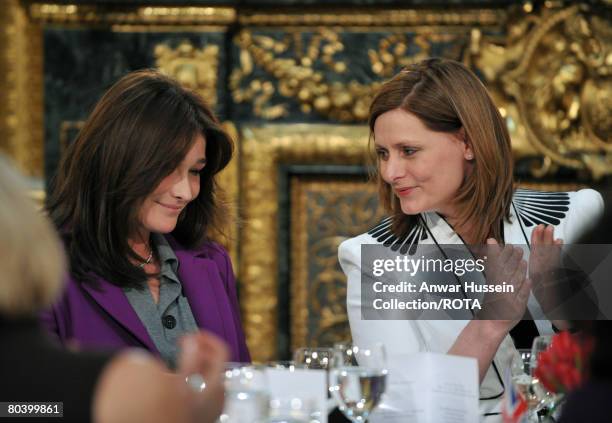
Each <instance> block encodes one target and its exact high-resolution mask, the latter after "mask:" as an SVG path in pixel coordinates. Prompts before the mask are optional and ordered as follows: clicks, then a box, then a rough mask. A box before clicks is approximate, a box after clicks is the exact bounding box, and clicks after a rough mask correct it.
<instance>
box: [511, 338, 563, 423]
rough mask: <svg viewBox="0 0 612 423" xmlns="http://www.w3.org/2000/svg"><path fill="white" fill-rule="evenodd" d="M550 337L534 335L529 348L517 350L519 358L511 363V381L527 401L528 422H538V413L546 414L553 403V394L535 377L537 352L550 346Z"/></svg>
mask: <svg viewBox="0 0 612 423" xmlns="http://www.w3.org/2000/svg"><path fill="white" fill-rule="evenodd" d="M551 339H552V337H551V336H548V335H544V336H538V337H536V338H535V339H534V341H533V346H532V348H531V350H519V355H520V357H521V359H520V361H519V360H516V361H515V362H514V363H513V369H512V370H513V372H512V373H513V377H512V382H513V383H514V386H515V387H516V389H517V391H519V393H520V394H521V396H522V397H523V398H524V399H525V401H526V402H527V410H528V411H527V421H528V422H539V421H540V418H539V415H540V414H541V413H544V414H546V413H545V410H546V409H547V408H550V406H551V405H553V404H554V396H553V395H552V394H551V393H550V392H548V391H547V389H546V388H545V387H544V385H542V383H541V382H540V380H539V379H538V378H537V377H535V369H536V367H537V365H538V354H539V353H541V352H543V351H545V350H546V349H547V348H548V347H549V346H550V342H551Z"/></svg>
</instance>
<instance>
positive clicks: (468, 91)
mask: <svg viewBox="0 0 612 423" xmlns="http://www.w3.org/2000/svg"><path fill="white" fill-rule="evenodd" d="M398 108H399V109H402V110H405V111H407V112H409V113H411V114H413V115H415V116H416V117H417V118H418V119H419V120H420V121H421V122H423V124H424V125H425V126H426V127H427V128H428V129H430V130H432V131H436V132H446V133H460V134H462V135H463V136H464V137H465V142H466V143H467V144H468V145H469V146H470V147H471V148H472V151H473V152H474V162H473V163H474V167H473V172H471V174H470V175H468V176H467V177H466V178H465V180H464V182H463V185H462V186H461V187H460V188H459V191H458V193H457V197H456V202H457V205H458V207H459V224H460V225H463V224H465V223H467V222H473V223H477V224H476V225H474V227H475V229H474V231H475V234H474V235H475V239H476V242H485V241H486V239H487V238H488V237H490V236H492V237H494V238H495V239H497V240H498V241H502V238H503V237H502V235H503V233H502V223H503V219H504V218H506V219H509V214H510V205H511V201H512V194H513V192H514V181H513V173H512V172H513V167H514V166H513V159H512V150H511V147H510V135H509V134H508V129H507V127H506V124H505V122H504V120H503V118H502V117H501V115H500V114H499V111H498V110H497V107H495V104H494V103H493V101H492V100H491V97H490V96H489V93H488V92H487V90H486V88H485V86H484V85H483V84H482V82H480V80H479V79H478V77H476V75H474V73H472V72H471V71H470V70H469V69H467V68H466V67H465V66H463V65H462V64H461V63H459V62H455V61H453V60H445V59H437V58H432V59H427V60H423V61H421V62H419V63H415V64H413V65H410V66H408V67H407V68H405V69H403V70H402V71H401V72H400V73H399V74H397V75H395V76H394V77H393V78H392V79H391V80H389V81H387V82H385V83H384V84H383V85H382V87H381V88H380V90H379V92H378V93H377V94H376V96H375V97H374V100H373V101H372V105H371V106H370V118H369V126H370V139H371V140H372V139H373V134H374V124H375V122H376V119H377V118H378V117H379V116H380V115H382V114H383V113H386V112H388V111H390V110H394V109H398ZM377 168H378V166H377ZM376 179H377V181H378V188H379V196H380V199H381V202H382V204H383V206H384V207H385V208H386V209H387V211H388V212H390V213H391V214H392V215H393V216H394V219H393V226H392V228H393V231H394V232H395V233H396V234H398V235H401V234H405V233H406V232H407V231H409V230H410V229H411V228H412V226H413V225H414V224H415V223H416V218H417V216H406V215H404V214H403V213H402V210H401V206H400V203H399V200H398V198H397V197H396V196H395V195H394V194H393V192H392V190H391V187H390V186H389V184H387V183H386V182H385V181H384V180H383V179H382V177H381V175H380V172H377V175H376Z"/></svg>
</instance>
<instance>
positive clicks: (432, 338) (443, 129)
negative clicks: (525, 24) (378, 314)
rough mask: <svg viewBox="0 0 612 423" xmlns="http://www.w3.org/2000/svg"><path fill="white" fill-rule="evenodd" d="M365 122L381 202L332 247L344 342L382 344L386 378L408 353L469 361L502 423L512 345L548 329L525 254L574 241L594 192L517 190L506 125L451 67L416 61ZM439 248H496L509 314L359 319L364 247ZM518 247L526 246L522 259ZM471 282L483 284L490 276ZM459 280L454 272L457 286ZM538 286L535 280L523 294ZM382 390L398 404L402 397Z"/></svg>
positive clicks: (594, 217)
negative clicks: (381, 215) (346, 326)
mask: <svg viewBox="0 0 612 423" xmlns="http://www.w3.org/2000/svg"><path fill="white" fill-rule="evenodd" d="M369 127H370V134H371V139H372V141H373V144H374V149H375V153H376V170H377V173H376V178H377V184H378V188H379V197H380V200H381V203H382V204H383V206H384V207H385V209H386V210H387V211H388V212H389V214H390V216H389V217H388V218H386V219H384V220H383V221H382V222H381V223H379V224H378V225H376V226H374V227H373V228H372V229H371V230H370V231H368V232H367V233H364V234H361V235H359V236H357V237H355V238H351V239H349V240H347V241H345V242H343V243H342V244H341V245H340V248H339V261H340V264H341V266H342V268H343V270H344V272H345V274H346V275H347V278H348V287H347V309H348V316H349V323H350V327H351V334H352V337H353V341H354V342H355V343H356V344H358V345H359V344H370V343H373V342H382V343H383V344H385V346H386V348H387V352H388V356H389V362H390V363H395V364H394V365H395V366H399V367H397V368H393V367H392V366H390V369H389V373H390V374H391V373H392V372H393V371H394V370H395V371H398V372H401V371H406V370H409V369H410V361H409V359H408V358H407V357H408V356H409V354H412V353H417V352H425V351H429V352H437V353H444V354H453V355H460V356H466V357H472V358H474V359H476V361H477V364H478V377H479V381H480V398H479V400H480V401H479V405H480V413H481V415H482V416H483V417H484V418H486V419H485V421H487V422H492V421H500V420H501V413H500V402H501V398H502V397H503V394H504V392H505V389H506V387H505V386H504V382H503V375H504V372H505V369H506V368H507V366H508V364H507V363H510V362H511V358H512V357H513V356H516V354H517V351H516V348H530V347H531V343H532V342H533V339H534V337H535V336H537V335H544V334H551V333H553V331H554V330H555V328H553V322H551V321H550V320H548V319H547V315H546V314H545V311H546V310H543V307H542V306H541V300H546V299H547V298H540V297H538V298H536V297H535V296H534V295H532V291H531V288H532V281H531V275H532V274H533V273H534V272H536V271H537V270H538V268H537V267H538V266H536V265H534V262H533V257H534V254H533V248H534V247H537V248H538V249H539V250H540V251H542V249H544V250H546V249H548V248H552V247H555V246H559V245H561V243H563V242H565V243H572V242H575V241H576V240H577V239H578V238H579V237H580V236H581V234H584V233H585V231H587V230H588V229H589V228H591V227H593V226H594V225H595V224H596V223H597V221H598V219H599V217H600V216H601V213H602V210H603V203H602V200H601V196H600V195H599V194H598V193H597V192H596V191H594V190H590V189H584V190H580V191H577V192H552V193H548V192H539V191H533V190H527V189H517V188H516V187H515V184H514V179H513V171H514V167H513V158H512V150H511V145H510V136H509V133H508V129H507V127H506V122H505V121H504V119H503V118H502V117H501V115H500V113H499V111H498V109H497V107H496V106H495V104H494V103H493V101H492V100H491V97H490V96H489V94H488V92H487V90H486V88H485V87H484V85H483V84H482V82H481V81H480V80H479V79H478V77H477V76H476V75H474V73H473V72H471V71H470V70H469V69H467V68H466V67H465V66H464V65H462V64H461V63H458V62H455V61H452V60H445V59H436V58H433V59H427V60H423V61H421V62H419V63H415V64H413V65H411V66H408V67H407V68H405V69H404V70H402V71H401V72H400V73H398V74H397V75H395V76H394V77H393V78H392V79H391V80H389V81H387V82H385V83H384V84H383V85H382V86H381V88H380V90H379V92H378V93H377V94H376V96H375V98H374V100H373V102H372V104H371V107H370V117H369ZM449 244H453V245H459V246H464V247H470V248H472V247H474V246H481V245H485V246H486V247H487V248H489V250H488V251H489V252H494V253H495V257H496V262H497V265H496V267H495V269H497V270H498V271H499V272H500V273H499V274H500V275H501V276H503V277H502V278H500V279H499V280H504V281H507V282H508V283H509V284H511V285H512V286H513V292H512V293H511V294H508V295H506V296H505V298H504V307H506V308H507V309H508V310H510V311H511V313H507V314H505V315H504V316H501V317H497V318H495V319H494V318H488V317H486V316H487V315H486V314H481V315H478V314H477V313H476V312H474V311H473V310H470V311H472V313H473V314H472V315H469V313H467V311H466V317H464V318H460V319H457V318H455V319H451V318H447V319H446V320H444V319H441V318H439V319H438V320H433V319H427V318H424V319H422V320H420V319H410V318H403V320H402V319H401V318H395V319H388V320H373V319H370V320H366V319H363V318H362V315H363V314H362V313H363V312H364V310H366V309H367V308H368V307H369V308H371V307H372V304H371V303H370V304H368V303H365V302H364V303H362V296H361V294H362V289H364V287H365V289H369V288H368V286H365V285H364V282H365V279H363V280H362V277H363V275H364V273H362V271H367V269H362V268H361V266H362V264H361V247H362V245H379V246H381V247H385V248H386V250H385V251H387V252H388V254H390V255H407V256H409V257H414V258H415V259H416V258H419V257H420V256H421V254H420V253H419V247H420V246H423V249H425V246H427V247H428V248H432V249H437V250H439V251H438V253H439V254H441V255H446V254H447V252H448V250H449V249H448V248H445V245H449ZM517 245H524V246H527V254H525V253H524V252H523V248H519V247H518V246H517ZM541 247H542V248H541ZM470 248H467V250H468V251H467V253H468V254H469V253H470ZM464 249H465V248H464ZM530 249H531V250H532V254H531V255H529V250H530ZM525 255H527V257H525ZM491 256H492V254H489V259H491ZM489 261H490V260H489ZM528 267H529V273H528V270H527V269H528ZM422 274H423V273H422V272H421V273H416V274H409V273H403V274H401V277H403V278H404V279H399V280H402V281H406V282H412V283H417V284H421V281H422V280H423V279H422V278H423V277H425V276H422ZM481 276H482V277H484V276H486V278H487V281H485V282H489V281H488V278H489V277H490V276H491V275H490V273H489V272H486V273H485V274H484V275H481ZM460 282H461V283H460ZM463 282H464V281H461V280H460V279H459V278H458V277H457V286H461V287H462V286H463ZM489 283H490V282H489ZM539 288H540V286H535V284H534V291H533V293H537V292H542V291H537V290H538V289H539ZM365 289H364V291H365ZM464 294H465V292H464ZM485 298H486V297H485ZM483 310H484V309H483ZM483 316H484V317H483ZM470 319H471V320H470ZM565 323H566V322H562V321H560V322H557V324H558V325H559V326H557V327H556V329H564V328H565V327H564V324H565ZM388 391H389V392H388V397H389V398H391V397H393V395H395V394H397V395H398V396H399V401H398V402H399V403H402V393H401V392H397V391H396V390H394V389H393V387H391V388H390V389H389V390H388ZM406 403H407V402H406V401H403V404H406Z"/></svg>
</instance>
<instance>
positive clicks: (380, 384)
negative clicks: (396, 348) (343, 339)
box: [329, 344, 387, 423]
mask: <svg viewBox="0 0 612 423" xmlns="http://www.w3.org/2000/svg"><path fill="white" fill-rule="evenodd" d="M386 366H387V360H386V354H385V348H384V346H383V345H382V344H373V345H367V346H357V345H352V346H343V347H342V348H338V349H336V350H335V351H334V356H333V360H332V364H331V368H330V373H329V390H330V391H331V393H332V396H333V397H334V399H335V400H336V402H337V403H338V407H339V408H340V411H342V413H343V414H344V415H345V416H346V417H347V418H348V419H350V420H351V421H352V422H359V423H362V422H367V420H368V417H369V416H370V414H371V413H372V410H374V408H375V407H376V406H377V405H378V403H379V402H380V400H381V397H382V395H383V393H384V392H385V389H386V382H387V368H386Z"/></svg>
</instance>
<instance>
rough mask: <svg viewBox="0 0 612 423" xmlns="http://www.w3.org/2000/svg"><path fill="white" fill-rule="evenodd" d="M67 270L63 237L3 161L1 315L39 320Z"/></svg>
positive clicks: (0, 179) (0, 192)
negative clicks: (61, 238)
mask: <svg viewBox="0 0 612 423" xmlns="http://www.w3.org/2000/svg"><path fill="white" fill-rule="evenodd" d="M64 270H65V260H64V254H63V248H62V244H61V242H60V240H59V237H58V236H57V234H56V233H55V230H54V229H53V227H52V225H51V223H50V222H49V220H48V219H47V218H46V217H45V216H44V215H43V214H42V213H41V212H39V211H37V210H36V208H35V204H34V202H33V200H31V199H30V198H29V197H28V194H27V187H26V184H25V183H24V181H23V179H22V178H21V177H20V176H19V174H18V173H17V172H16V171H14V170H13V169H12V168H11V167H10V166H9V165H8V163H7V162H6V161H5V160H3V159H2V158H1V157H0V275H1V276H0V316H4V317H10V318H16V317H33V316H35V315H36V314H37V312H38V311H40V310H41V309H43V308H45V307H48V306H49V305H51V303H52V302H53V301H54V300H55V299H56V297H57V295H58V293H59V290H60V289H61V287H62V282H63V279H62V277H63V275H64Z"/></svg>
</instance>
